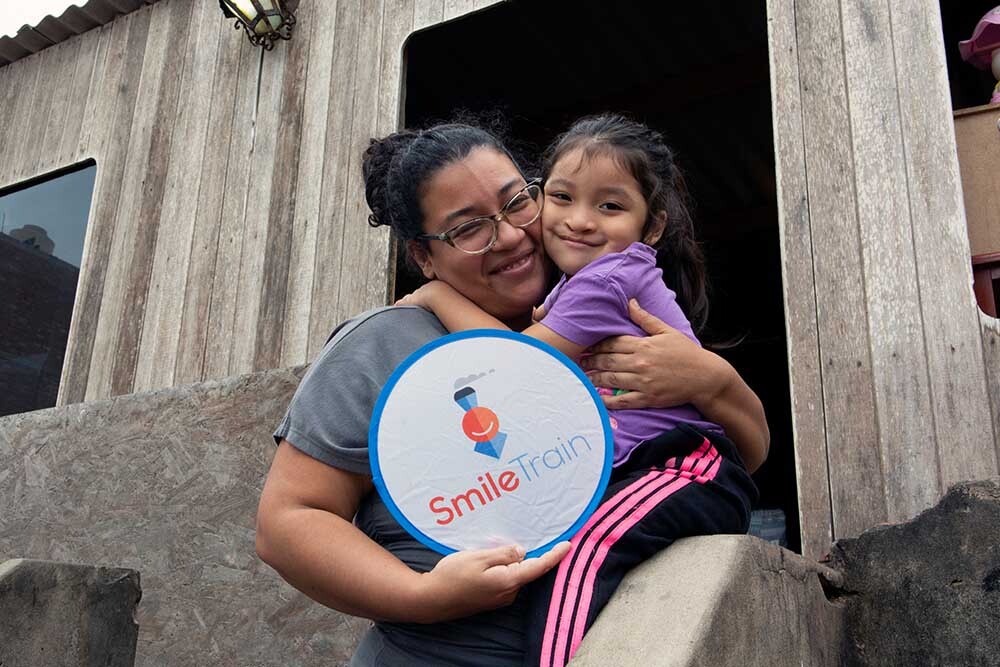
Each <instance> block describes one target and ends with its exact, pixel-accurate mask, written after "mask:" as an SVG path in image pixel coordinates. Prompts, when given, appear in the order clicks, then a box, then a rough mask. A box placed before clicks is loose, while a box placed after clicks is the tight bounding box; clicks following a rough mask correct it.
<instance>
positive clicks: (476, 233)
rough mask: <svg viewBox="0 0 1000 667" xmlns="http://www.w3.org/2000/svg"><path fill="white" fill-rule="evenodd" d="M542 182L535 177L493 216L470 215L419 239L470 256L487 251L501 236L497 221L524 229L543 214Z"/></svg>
mask: <svg viewBox="0 0 1000 667" xmlns="http://www.w3.org/2000/svg"><path fill="white" fill-rule="evenodd" d="M543 199H544V198H543V197H542V181H541V179H536V180H533V181H530V182H529V183H528V184H527V185H525V186H524V187H523V188H521V189H520V190H518V191H517V194H515V195H514V196H513V197H511V198H510V201H508V202H507V203H506V204H504V205H503V208H501V209H500V212H499V213H497V214H496V215H491V216H483V217H480V218H473V219H472V220H466V221H465V222H462V223H459V224H457V225H455V226H454V227H452V228H451V229H449V230H447V231H445V232H442V233H441V234H421V235H419V236H417V238H418V239H422V240H435V241H444V242H445V243H447V244H448V245H450V246H451V247H453V248H457V249H459V250H461V251H462V252H464V253H467V254H469V255H482V254H483V253H486V252H489V250H490V248H492V247H493V244H494V243H496V242H497V237H498V236H499V235H500V223H501V222H506V223H507V224H508V225H510V226H512V227H518V228H524V227H527V226H528V225H530V224H532V223H533V222H535V221H536V220H538V218H540V217H541V215H542V201H543Z"/></svg>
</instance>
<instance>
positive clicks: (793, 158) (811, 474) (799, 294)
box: [767, 0, 833, 558]
mask: <svg viewBox="0 0 1000 667" xmlns="http://www.w3.org/2000/svg"><path fill="white" fill-rule="evenodd" d="M793 2H794V0H769V2H768V7H767V12H768V16H769V17H770V20H769V21H768V31H769V33H768V36H769V39H770V44H771V48H770V53H771V103H772V105H773V110H774V115H773V119H774V140H775V147H774V152H775V170H776V172H777V173H776V176H777V186H778V226H779V234H780V242H781V256H782V263H781V265H782V277H781V282H782V285H784V302H785V313H787V316H786V318H785V331H786V337H787V345H788V368H789V373H790V377H789V384H790V387H791V398H792V432H793V436H794V445H795V478H796V480H797V484H798V499H799V503H798V504H799V523H800V527H801V531H802V532H801V534H802V553H803V554H805V555H806V556H809V557H813V558H818V557H820V556H822V555H823V554H825V553H826V552H827V550H828V549H829V547H830V544H831V543H832V542H833V524H832V520H831V516H830V487H829V472H830V471H829V462H828V453H827V443H826V427H825V420H824V410H823V385H822V374H821V369H820V357H819V324H818V322H817V318H816V292H815V290H814V289H813V288H812V285H813V284H814V281H815V275H814V269H813V240H812V231H811V229H810V220H809V191H808V188H807V182H806V170H805V165H806V163H805V145H804V138H803V136H802V131H803V130H802V123H803V120H802V100H801V94H800V89H799V86H800V78H799V53H798V46H797V44H796V37H795V20H794V17H795V13H794V11H793ZM802 286H809V288H807V289H803V288H802Z"/></svg>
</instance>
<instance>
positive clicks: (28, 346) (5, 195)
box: [0, 163, 97, 415]
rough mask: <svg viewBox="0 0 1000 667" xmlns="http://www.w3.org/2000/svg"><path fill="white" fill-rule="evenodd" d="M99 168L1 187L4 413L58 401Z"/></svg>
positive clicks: (0, 405)
mask: <svg viewBox="0 0 1000 667" xmlns="http://www.w3.org/2000/svg"><path fill="white" fill-rule="evenodd" d="M96 171H97V168H96V167H95V166H94V164H93V163H90V164H89V165H86V166H84V167H83V168H80V169H74V170H73V171H68V172H63V173H61V174H59V175H57V176H55V177H51V178H46V179H44V180H40V181H36V182H32V183H29V184H25V185H19V186H16V187H14V188H9V189H8V190H6V191H3V192H0V295H3V297H2V298H0V387H3V391H0V415H9V414H14V413H17V412H28V411H30V410H38V409H40V408H47V407H51V406H53V405H55V404H56V395H57V393H58V391H59V376H60V373H61V372H62V364H63V357H64V355H65V353H66V341H67V336H68V334H69V323H70V319H71V317H72V314H73V299H74V297H75V296H76V284H77V278H78V277H79V274H80V263H81V258H82V256H83V241H84V237H85V236H86V229H87V218H88V216H89V213H90V199H91V195H92V194H93V191H94V177H95V175H96Z"/></svg>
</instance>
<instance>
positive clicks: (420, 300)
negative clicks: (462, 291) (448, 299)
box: [393, 280, 448, 312]
mask: <svg viewBox="0 0 1000 667" xmlns="http://www.w3.org/2000/svg"><path fill="white" fill-rule="evenodd" d="M447 286H448V285H446V284H445V283H443V282H441V281H440V280H432V281H430V282H428V283H424V284H423V285H421V286H420V287H418V288H417V289H415V290H413V293H412V294H407V295H406V296H404V297H403V298H401V299H398V300H397V301H396V303H395V304H393V305H396V306H420V307H421V308H424V309H426V310H429V311H431V312H434V297H435V294H437V293H438V291H439V290H441V289H442V288H443V287H447Z"/></svg>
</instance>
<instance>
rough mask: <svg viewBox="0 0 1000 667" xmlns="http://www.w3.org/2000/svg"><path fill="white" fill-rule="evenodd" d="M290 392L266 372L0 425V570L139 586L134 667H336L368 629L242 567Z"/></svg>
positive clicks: (281, 374) (279, 376)
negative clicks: (120, 576) (23, 567)
mask: <svg viewBox="0 0 1000 667" xmlns="http://www.w3.org/2000/svg"><path fill="white" fill-rule="evenodd" d="M299 379H300V373H299V372H295V371H284V370H278V371H269V372H264V373H259V374H254V375H248V376H242V377H236V378H231V379H227V380H225V381H219V382H209V383H204V384H201V385H192V386H188V387H180V388H175V389H170V390H164V391H159V392H154V393H150V394H144V395H132V396H126V397H120V398H116V399H111V400H105V401H99V402H93V403H86V404H78V405H72V406H67V407H62V408H54V409H51V410H41V411H38V412H33V413H27V414H23V415H17V416H12V417H6V418H3V419H0V461H3V466H2V468H0V508H3V509H2V512H0V560H2V559H4V558H11V557H19V558H37V559H48V560H59V561H65V562H75V563H98V564H101V565H108V566H117V567H126V568H132V569H135V570H139V572H140V573H141V575H142V583H143V597H142V601H141V603H140V605H139V608H138V613H137V621H138V623H139V640H138V651H137V660H136V664H140V665H165V666H166V665H169V666H170V667H184V666H186V665H191V666H195V665H197V666H199V667H200V666H202V665H220V666H226V665H231V666H233V667H248V666H250V667H252V666H254V665H282V664H295V665H320V664H322V665H325V666H329V665H337V664H344V663H345V662H346V660H347V659H348V657H349V656H350V654H351V652H352V651H353V647H354V645H355V643H356V641H357V637H358V636H359V634H360V632H361V631H362V630H363V629H364V627H365V626H366V622H364V621H361V620H358V619H352V618H349V617H346V616H343V615H341V614H338V613H336V612H333V611H330V610H328V609H326V608H324V607H321V606H320V605H318V604H315V603H313V602H312V601H311V600H309V599H307V598H305V597H304V596H302V595H301V594H299V593H298V592H297V591H295V590H294V589H292V588H291V587H290V586H288V585H287V584H285V583H284V582H283V581H281V580H280V578H279V577H278V576H277V575H276V574H275V573H274V572H273V571H272V570H271V569H270V568H268V567H267V566H266V565H264V564H263V563H261V561H260V560H259V559H258V558H257V556H256V555H255V553H254V513H255V511H256V503H257V498H258V497H259V495H260V489H261V486H262V483H263V480H264V476H265V474H266V471H267V467H268V465H269V464H270V460H271V456H272V453H273V450H274V445H273V443H272V441H271V438H270V429H271V428H272V427H273V426H274V425H275V424H276V423H277V421H278V419H280V417H281V415H282V414H283V412H284V409H285V406H286V405H287V403H288V400H289V399H290V398H291V395H292V393H293V391H294V389H295V387H296V386H297V384H298V382H299ZM4 664H6V663H4Z"/></svg>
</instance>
